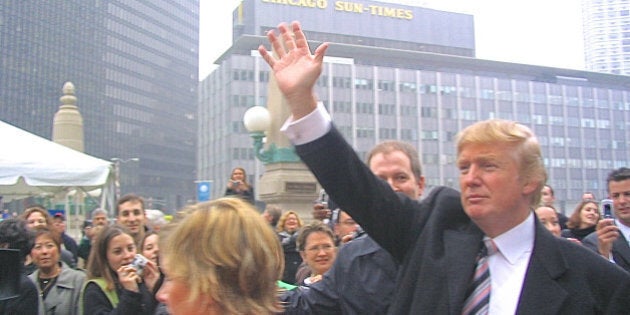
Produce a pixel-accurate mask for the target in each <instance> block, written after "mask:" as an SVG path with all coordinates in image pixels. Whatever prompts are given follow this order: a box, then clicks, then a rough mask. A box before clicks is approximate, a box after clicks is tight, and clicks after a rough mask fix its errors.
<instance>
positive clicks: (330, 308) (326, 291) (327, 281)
mask: <svg viewBox="0 0 630 315" xmlns="http://www.w3.org/2000/svg"><path fill="white" fill-rule="evenodd" d="M335 265H336V264H333V266H332V268H331V269H330V270H328V272H326V273H325V274H324V277H323V278H322V280H321V281H319V282H316V283H313V284H312V285H310V286H308V287H305V286H300V287H297V288H295V289H293V290H289V291H286V292H285V293H284V294H283V295H282V297H281V299H282V302H283V303H285V304H284V307H285V309H284V314H289V315H298V314H341V308H340V305H339V293H338V292H337V288H338V287H339V285H337V284H336V283H335V278H336V277H335V276H334V274H335V272H337V268H335Z"/></svg>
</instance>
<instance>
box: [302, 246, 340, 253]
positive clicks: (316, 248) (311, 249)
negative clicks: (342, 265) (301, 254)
mask: <svg viewBox="0 0 630 315" xmlns="http://www.w3.org/2000/svg"><path fill="white" fill-rule="evenodd" d="M333 249H335V246H333V245H330V244H324V245H317V246H311V247H309V248H307V249H306V251H307V252H309V253H311V254H317V253H319V251H320V250H323V251H324V252H326V253H330V252H331V251H332V250H333Z"/></svg>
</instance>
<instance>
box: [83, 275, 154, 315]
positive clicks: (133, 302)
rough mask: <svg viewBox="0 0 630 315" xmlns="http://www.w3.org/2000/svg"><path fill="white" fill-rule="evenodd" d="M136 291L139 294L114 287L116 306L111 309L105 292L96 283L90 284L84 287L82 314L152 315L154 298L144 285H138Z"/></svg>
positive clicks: (118, 286) (117, 286)
mask: <svg viewBox="0 0 630 315" xmlns="http://www.w3.org/2000/svg"><path fill="white" fill-rule="evenodd" d="M138 289H139V292H133V291H129V290H125V289H123V288H122V287H121V286H120V285H116V294H118V305H117V306H116V307H113V306H112V304H111V303H110V302H109V300H108V299H107V296H106V295H105V292H103V290H101V288H100V287H99V286H98V285H97V284H96V283H93V282H90V283H88V284H87V285H86V286H85V291H84V293H83V301H81V302H82V303H83V314H90V315H101V314H109V315H114V314H120V315H123V314H129V315H153V313H154V312H155V307H156V306H157V301H156V300H155V297H154V296H153V294H152V293H151V292H149V290H148V289H147V287H146V286H145V285H144V283H139V284H138Z"/></svg>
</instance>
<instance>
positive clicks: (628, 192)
mask: <svg viewBox="0 0 630 315" xmlns="http://www.w3.org/2000/svg"><path fill="white" fill-rule="evenodd" d="M278 31H279V34H277V33H276V32H274V31H270V32H269V33H268V34H267V36H268V39H269V42H270V44H271V47H272V48H273V50H274V52H275V55H274V54H272V53H271V52H270V51H267V50H266V49H265V48H264V47H262V46H261V47H260V48H259V52H260V55H261V56H262V57H263V59H264V60H265V61H266V62H267V63H268V64H269V66H270V67H271V69H272V71H273V73H274V76H275V78H276V82H277V85H278V88H279V89H280V91H281V92H282V93H283V95H284V97H285V98H286V100H287V105H288V107H289V109H290V112H291V117H289V119H288V120H287V122H286V123H285V124H284V126H283V127H282V132H284V134H285V135H287V137H288V138H289V139H290V140H291V142H292V143H293V144H294V145H295V148H296V152H297V153H298V155H299V156H300V157H301V159H302V161H303V162H304V163H305V164H306V165H307V166H308V167H309V169H310V170H311V171H312V172H313V174H314V175H315V176H316V178H317V179H318V181H319V183H320V184H321V185H322V187H323V188H324V190H325V192H326V195H327V196H330V199H327V200H326V201H325V203H323V200H318V202H317V203H316V204H315V205H314V206H313V217H312V218H301V217H300V215H299V214H298V212H297V211H294V210H291V209H281V208H279V207H277V206H273V205H269V206H267V207H266V208H265V209H264V211H262V212H259V211H257V209H256V208H255V206H254V205H255V202H254V188H253V186H252V185H251V184H249V183H248V182H247V175H246V173H245V170H244V169H243V168H241V167H236V168H234V169H233V170H232V173H231V174H230V179H229V182H228V184H227V185H226V191H225V196H224V197H222V198H218V199H216V200H212V201H207V202H201V203H197V204H194V205H189V206H187V207H185V208H184V209H182V210H181V211H179V212H178V213H177V214H176V215H175V216H174V218H173V221H172V222H169V223H167V222H165V221H164V220H163V219H162V218H159V217H153V216H152V215H150V214H148V212H147V210H146V209H145V205H144V200H143V198H142V197H140V196H137V195H126V196H123V197H121V198H120V199H119V200H118V201H117V205H116V209H115V214H116V216H115V218H111V219H110V218H108V217H107V214H108V212H107V211H105V210H103V209H95V210H93V211H92V212H91V221H89V222H86V224H84V226H83V232H84V236H83V237H82V238H81V239H80V241H79V243H78V244H77V243H76V242H75V241H74V240H73V239H72V238H71V237H70V236H68V235H67V234H66V231H65V216H64V215H63V214H58V215H54V216H51V215H50V214H49V213H48V211H47V210H46V209H45V208H44V207H41V206H38V205H33V206H30V207H27V208H26V209H24V211H23V213H22V214H21V215H20V216H19V217H15V218H6V219H4V220H3V221H2V222H0V247H1V248H2V249H3V250H14V251H13V252H12V254H13V255H14V256H15V257H16V258H17V259H16V260H15V261H16V262H17V263H18V265H17V266H16V268H15V269H14V270H19V272H17V273H15V272H14V276H15V279H13V280H14V281H15V282H16V283H18V282H19V284H20V285H19V286H18V287H17V289H16V290H14V291H15V292H11V294H10V295H11V296H8V297H6V298H4V297H3V299H0V314H175V315H178V314H517V313H518V314H627V313H630V273H629V272H630V245H629V242H628V240H630V168H625V167H622V168H618V169H615V170H611V172H610V174H609V176H608V178H607V182H606V185H607V190H608V198H609V199H610V200H611V202H612V212H613V213H612V216H610V217H609V216H606V217H604V216H603V215H602V213H601V212H600V208H601V205H600V201H599V200H597V199H596V198H595V196H594V195H593V194H592V193H590V192H585V193H584V195H583V196H582V200H581V201H580V202H579V204H578V205H577V206H576V208H575V209H574V210H573V212H572V213H571V214H570V215H569V216H568V217H567V216H564V215H563V214H562V213H561V212H560V211H558V209H556V208H555V205H554V201H555V196H554V191H553V188H552V187H551V185H549V184H547V182H548V178H547V173H546V170H545V167H544V164H543V158H542V153H541V148H540V145H539V143H538V140H537V139H536V136H535V135H534V133H533V132H532V131H531V130H530V129H529V128H528V127H526V126H524V125H521V124H518V123H516V122H513V121H508V120H500V119H491V120H485V121H480V122H476V123H474V124H472V125H470V126H468V127H466V128H464V129H463V130H462V131H461V132H460V133H459V134H458V135H457V137H456V148H455V149H456V153H457V160H456V166H457V168H458V170H459V188H460V189H459V191H457V190H454V189H452V188H449V187H433V188H432V189H431V191H429V192H427V194H425V188H426V187H425V179H424V176H423V170H422V165H421V162H420V158H419V154H418V152H417V150H416V149H415V148H414V147H413V146H412V145H410V144H408V143H405V142H401V141H384V142H382V143H379V144H377V145H376V146H375V147H374V148H373V149H372V150H371V151H370V152H369V153H368V156H367V159H366V161H365V163H363V161H361V159H360V158H359V157H358V155H357V154H356V153H355V151H354V150H353V148H352V147H351V146H350V145H349V144H348V143H347V142H346V141H345V140H344V138H343V137H342V136H341V134H340V133H339V131H338V130H337V129H336V128H335V126H334V124H333V123H332V120H331V117H330V115H328V113H327V112H326V110H325V108H324V107H323V106H322V105H321V104H320V103H318V102H317V99H316V94H315V93H314V85H315V83H316V81H317V79H318V77H319V75H320V73H321V71H322V64H323V58H324V55H325V52H326V50H327V48H328V45H327V44H326V43H324V44H321V45H320V46H319V47H317V48H316V49H315V50H314V53H311V50H310V48H309V47H308V42H307V40H306V37H305V35H304V33H303V32H302V30H301V28H300V25H299V23H297V22H293V23H292V24H291V25H287V24H281V25H280V26H279V27H278ZM110 221H115V223H110Z"/></svg>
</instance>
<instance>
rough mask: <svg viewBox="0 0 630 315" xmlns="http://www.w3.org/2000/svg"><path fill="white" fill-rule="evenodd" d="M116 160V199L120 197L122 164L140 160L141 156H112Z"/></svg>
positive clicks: (113, 160) (112, 159)
mask: <svg viewBox="0 0 630 315" xmlns="http://www.w3.org/2000/svg"><path fill="white" fill-rule="evenodd" d="M110 160H111V161H112V162H114V186H115V187H116V201H118V199H120V165H121V164H123V163H127V162H138V161H140V158H137V157H134V158H129V159H121V158H117V157H115V158H111V159H110Z"/></svg>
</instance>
